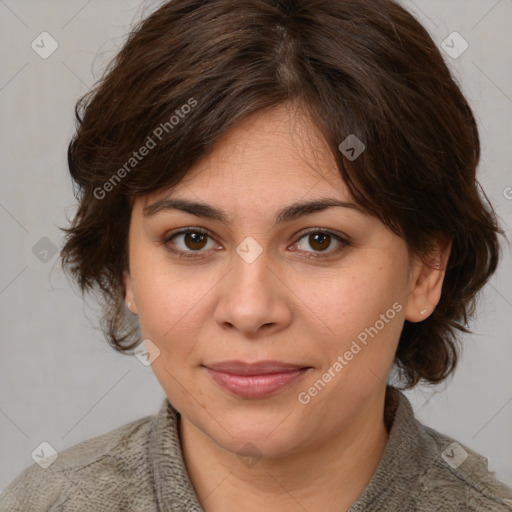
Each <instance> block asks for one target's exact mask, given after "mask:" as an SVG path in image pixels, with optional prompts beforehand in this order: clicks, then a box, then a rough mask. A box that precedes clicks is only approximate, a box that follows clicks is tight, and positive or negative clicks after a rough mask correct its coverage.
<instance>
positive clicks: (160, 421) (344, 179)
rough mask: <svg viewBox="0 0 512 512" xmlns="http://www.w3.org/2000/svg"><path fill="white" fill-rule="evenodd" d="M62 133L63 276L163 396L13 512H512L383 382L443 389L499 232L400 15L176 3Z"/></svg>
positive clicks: (74, 452) (45, 475) (135, 36)
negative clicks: (71, 191)
mask: <svg viewBox="0 0 512 512" xmlns="http://www.w3.org/2000/svg"><path fill="white" fill-rule="evenodd" d="M76 113H77V120H78V126H77V133H76V135H75V137H74V138H73V140H72V141H71V143H70V145H69V151H68V161H69V168H70V172H71V175H72V177H73V179H74V180H75V183H76V185H77V187H78V192H79V193H78V198H79V208H78V211H77V214H76V216H75V218H74V220H73V223H72V225H71V227H70V228H69V229H67V240H66V244H65V246H64V249H63V251H62V259H63V264H64V266H65V268H66V269H67V270H69V272H70V273H71V275H72V276H73V277H74V278H75V279H76V280H77V282H78V283H79V285H80V287H81V289H82V290H83V291H94V290H96V291H100V292H101V293H102V297H103V305H104V311H105V314H104V318H103V327H104V330H105V333H106V336H107V338H108V340H109V342H110V343H111V344H112V346H113V347H114V348H115V349H117V350H119V351H120V352H125V353H130V354H131V353H133V352H134V349H135V353H136V354H137V356H138V357H139V358H140V359H141V360H143V361H144V362H145V363H146V364H151V366H152V369H153V371H154V373H155V376H156V377H157V379H158V381H159V382H160V384H161V385H162V388H163V389H164V391H165V393H166V395H167V398H166V400H165V401H164V403H163V404H162V408H161V410H160V412H159V413H158V415H156V416H155V417H148V418H142V419H140V420H138V421H135V422H133V423H130V424H128V425H124V426H122V427H120V428H118V429H116V430H114V431H112V432H109V433H107V434H104V435H102V436H100V437H97V438H94V439H91V440H88V441H86V442H84V443H81V444H79V445H76V446H74V447H72V448H70V449H68V450H66V451H64V452H62V453H60V454H59V457H58V458H57V460H55V461H52V462H51V463H48V464H46V466H47V467H46V468H45V469H43V468H42V467H41V466H39V465H34V466H33V467H31V468H29V469H27V470H26V471H25V472H24V473H22V474H21V475H20V476H19V477H18V478H17V479H16V480H15V481H14V482H13V483H12V484H11V485H10V486H9V487H8V488H7V490H6V492H5V493H4V494H3V495H2V497H1V498H0V510H1V511H7V510H30V511H33V512H35V511H49V510H95V511H107V510H108V511H114V510H116V511H121V510H134V511H135V510H137V511H153V510H162V511H185V510H187V511H199V510H204V511H206V512H217V511H223V512H226V511H230V510H233V511H234V510H239V509H240V508H242V507H243V509H244V510H246V511H249V512H251V511H253V510H258V511H261V510H272V511H274V510H275V511H292V510H308V511H316V510H323V511H325V510H328V511H331V510H332V511H350V512H355V511H378V510H386V511H402V510H404V511H410V510H417V511H427V510H428V511H432V510H436V511H442V510H449V511H454V510H465V511H467V510H469V511H481V510H486V511H489V510H493V511H505V510H512V491H511V490H510V489H509V488H508V487H507V486H505V485H504V484H503V483H501V482H500V481H499V480H497V479H496V478H495V477H493V476H492V475H491V474H490V473H489V472H488V470H487V464H486V460H485V459H484V458H483V457H482V456H481V455H479V454H477V453H475V452H474V451H472V450H471V449H469V448H468V447H465V446H462V445H461V444H460V443H457V442H456V441H455V440H453V439H451V438H449V437H447V436H445V435H443V434H441V433H439V432H436V431H435V430H433V429H430V428H428V427H426V426H424V425H422V424H421V423H419V422H418V421H417V420H416V419H415V417H414V413H413V411H412V408H411V405H410V403H409V402H408V400H407V398H406V397H405V395H404V394H403V393H402V392H401V391H400V390H399V389H398V388H397V387H393V386H390V385H388V376H389V374H390V372H391V370H392V369H393V368H395V369H397V370H398V373H399V376H400V378H401V385H402V389H407V388H412V387H414V386H415V385H416V384H418V383H419V382H420V381H424V382H430V383H439V382H442V381H443V380H444V379H446V378H447V377H448V376H449V375H450V374H451V373H452V372H453V371H454V369H455V367H456V364H457V358H458V353H459V352H458V349H459V345H458V343H459V341H458V337H457V334H458V333H460V332H469V331H468V329H467V321H468V319H469V318H470V317H471V315H472V314H473V311H474V304H475V297H476V295H477V293H478V292H479V290H480V289H481V288H482V286H483V285H484V284H485V283H486V282H487V280H488V279H489V278H490V276H491V275H492V274H493V272H494V271H495V269H496V268H497V264H498V260H499V241H498V235H500V234H503V231H502V230H501V228H500V227H499V225H498V223H497V221H496V218H495V215H494V212H493V209H492V207H491V206H490V205H489V204H488V203H487V201H486V198H485V195H483V194H482V195H481V194H480V192H479V188H478V183H477V181H476V178H475V173H476V168H477V165H478V161H479V155H480V153H479V151H480V149H479V137H478V132H477V128H476V124H475V120H474V117H473V115H472V112H471V109H470V107H469V105H468V103H467V101H466V100H465V99H464V97H463V95H462V94H461V91H460V89H459V88H458V86H457V85H456V84H455V82H454V80H453V79H452V77H451V75H450V72H449V70H448V68H447V66H446V65H445V63H444V61H443V58H442V56H441V54H440V52H439V50H438V49H437V47H436V45H435V43H434V42H433V41H432V39H431V38H430V36H429V35H428V33H427V32H426V30H425V29H424V28H423V27H422V26H421V25H420V24H419V23H418V22H417V21H416V20H415V19H414V18H413V17H412V16H411V15H410V14H409V13H407V12H406V11H405V10H404V9H403V8H402V7H400V6H399V5H398V4H397V3H395V2H394V1H392V0H371V1H370V0H358V1H355V0H338V1H326V0H302V1H300V0H296V1H288V2H285V1H281V2H279V1H271V0H264V1H262V0H250V1H247V2H241V3H233V2H229V1H227V0H218V1H212V2H195V1H193V0H173V1H171V2H167V3H165V4H164V5H162V7H160V8H159V9H158V10H157V11H156V12H155V13H153V14H152V15H150V16H149V17H148V18H146V19H145V20H144V21H143V22H142V23H141V24H140V25H139V26H138V27H137V28H136V29H135V30H134V31H133V32H132V33H131V35H130V37H129V39H128V41H127V43H126V44H125V46H124V47H123V49H122V50H121V51H120V53H119V54H118V55H117V57H116V58H115V60H114V61H113V63H112V65H111V66H110V67H109V69H108V70H107V72H106V73H105V75H104V77H103V78H102V80H101V81H100V82H99V83H98V85H97V87H96V88H95V89H94V90H93V91H91V92H90V93H89V94H88V95H87V96H85V97H84V98H83V99H82V100H81V101H80V102H79V104H78V105H77V112H76ZM141 340H144V342H143V344H142V345H140V342H141Z"/></svg>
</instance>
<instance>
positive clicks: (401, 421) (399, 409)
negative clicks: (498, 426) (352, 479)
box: [149, 386, 435, 512]
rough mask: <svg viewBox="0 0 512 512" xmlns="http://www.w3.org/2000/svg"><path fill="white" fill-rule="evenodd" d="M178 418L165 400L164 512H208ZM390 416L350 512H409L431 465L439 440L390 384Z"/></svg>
mask: <svg viewBox="0 0 512 512" xmlns="http://www.w3.org/2000/svg"><path fill="white" fill-rule="evenodd" d="M393 416H394V417H393ZM178 417H179V413H178V412H177V410H176V409H175V408H174V407H173V406H172V404H171V403H170V402H169V400H168V399H167V398H165V399H164V401H163V404H162V407H161V409H160V412H159V413H158V415H157V416H156V417H155V419H154V422H153V425H152V429H151V438H150V443H149V457H150V464H151V466H152V467H151V470H152V478H153V483H154V486H155V493H156V499H157V503H158V510H159V512H177V511H180V512H186V511H188V512H202V511H203V508H202V507H201V504H200V503H199V500H198V497H197V495H196V493H195V490H194V488H193V486H192V482H191V481H190V478H189V475H188V472H187V469H186V466H185V462H184V459H183V453H182V450H181V445H180V435H179V421H178ZM386 417H387V418H388V423H389V427H388V429H389V438H388V441H387V443H386V447H385V449H384V452H383V455H382V457H381V460H380V462H379V465H378V467H377V469H376V471H375V473H374V474H373V476H372V478H371V480H370V482H369V484H368V485H367V486H366V488H365V489H364V490H363V492H362V493H361V494H360V495H359V497H358V498H357V500H356V501H355V502H354V503H353V504H352V506H351V507H350V509H349V510H348V511H347V512H362V511H364V512H377V511H380V510H382V502H383V501H384V502H386V504H389V505H390V508H391V509H393V510H402V509H405V508H406V507H405V505H406V504H407V503H409V502H410V500H411V497H410V491H411V489H412V488H414V482H415V481H417V479H418V476H419V475H420V474H421V473H422V472H423V471H424V469H422V468H424V467H425V464H427V463H428V461H427V460H426V458H432V457H434V455H435V449H434V448H433V446H432V443H433V440H432V439H431V438H430V436H428V434H427V433H426V432H425V430H424V429H423V428H422V425H421V424H420V423H419V422H418V421H417V420H416V418H415V417H414V412H413V409H412V406H411V404H410V402H409V400H408V399H407V397H406V396H405V395H404V394H403V393H402V392H401V391H399V390H397V389H395V388H392V387H389V386H388V388H387V392H386ZM392 505H395V508H394V507H393V506H392ZM387 508H388V507H387Z"/></svg>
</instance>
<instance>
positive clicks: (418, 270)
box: [405, 234, 452, 322]
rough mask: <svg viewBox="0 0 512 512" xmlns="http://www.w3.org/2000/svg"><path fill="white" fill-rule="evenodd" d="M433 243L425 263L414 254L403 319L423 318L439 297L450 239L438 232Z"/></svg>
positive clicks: (428, 313) (437, 301) (413, 320)
mask: <svg viewBox="0 0 512 512" xmlns="http://www.w3.org/2000/svg"><path fill="white" fill-rule="evenodd" d="M433 245H434V247H433V250H432V251H431V253H430V254H429V257H428V258H427V263H424V262H423V261H421V259H420V258H419V257H418V256H415V261H414V263H413V268H412V272H411V282H410V284H411V291H410V293H409V298H408V301H407V306H406V308H405V319H406V320H408V321H409V322H421V321H422V320H425V318H427V317H428V316H429V315H430V314H431V313H432V311H434V309H435V307H436V306H437V304H438V303H439V300H440V299H441V290H442V287H443V280H444V276H445V274H446V265H447V263H448V258H449V256H450V251H451V248H452V239H451V238H449V237H448V236H447V235H445V234H438V236H437V237H436V238H434V239H433Z"/></svg>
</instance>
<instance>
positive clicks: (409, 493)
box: [0, 388, 512, 512]
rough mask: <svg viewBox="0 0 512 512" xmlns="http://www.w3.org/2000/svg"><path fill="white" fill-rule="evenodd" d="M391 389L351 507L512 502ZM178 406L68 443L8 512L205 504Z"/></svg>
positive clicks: (25, 481) (192, 509) (4, 498)
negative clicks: (387, 419) (184, 447)
mask: <svg viewBox="0 0 512 512" xmlns="http://www.w3.org/2000/svg"><path fill="white" fill-rule="evenodd" d="M389 389H390V393H391V395H392V396H393V397H394V402H395V404H396V405H395V409H394V410H393V414H394V419H393V416H391V421H392V425H391V424H390V425H389V427H390V435H389V439H388V442H387V445H386V448H385V451H384V453H383V456H382V458H381V461H380V463H379V466H378V468H377V470H376V472H375V473H374V475H373V477H372V479H371V481H370V483H369V484H368V486H367V487H366V488H365V490H364V491H363V492H362V494H361V495H360V496H359V498H358V499H357V500H356V501H355V502H354V503H353V504H352V506H351V507H350V509H349V510H348V512H362V511H365V512H370V511H371V512H377V511H379V512H381V511H385V512H394V511H404V512H413V511H414V512H427V511H428V512H442V511H449V512H458V511H463V512H475V511H479V512H480V511H486V512H488V511H500V512H501V511H512V490H511V489H510V488H509V487H507V486H505V485H504V484H503V483H501V482H500V481H499V480H497V479H496V478H495V477H494V476H492V475H491V474H490V473H489V472H488V470H487V459H485V458H484V457H482V456H481V455H479V454H477V453H475V452H474V451H472V450H470V449H469V448H468V447H466V446H463V445H462V446H461V445H460V444H458V443H456V442H454V440H453V439H451V438H449V437H447V436H445V435H443V434H440V433H439V432H437V431H435V430H433V429H431V428H429V427H426V426H424V425H422V424H421V423H420V422H419V421H418V420H417V419H416V418H415V417H414V412H413V410H412V407H411V404H410V402H409V400H408V399H407V397H406V396H405V395H404V394H403V393H401V392H400V391H398V390H394V389H392V388H389ZM178 414H179V413H177V411H176V410H175V409H174V408H173V406H172V405H171V404H170V403H169V401H168V400H167V399H165V400H164V403H163V405H162V407H161V409H160V412H159V413H158V415H157V416H149V417H146V418H142V419H140V420H137V421H134V422H132V423H129V424H127V425H124V426H122V427H119V428H117V429H115V430H112V431H110V432H108V433H107V434H104V435H101V436H99V437H96V438H93V439H89V440H87V441H84V442H82V443H80V444H78V445H75V446H73V447H71V448H68V449H67V450H65V451H62V452H61V453H60V454H59V456H58V458H57V459H56V460H55V461H54V462H53V463H52V464H51V465H50V466H49V467H48V468H47V469H43V468H41V467H40V466H39V465H37V464H34V465H33V466H31V467H29V468H27V469H26V470H25V471H23V472H22V473H21V474H20V475H19V476H18V477H17V478H16V479H15V480H14V481H13V482H12V483H11V484H10V485H9V486H8V487H7V489H5V491H4V493H3V494H2V495H1V496H0V512H21V511H23V512H43V511H44V512H47V511H48V512H49V511H51V512H57V511H59V512H60V511H67V512H71V511H73V512H83V511H93V512H107V511H108V512H121V511H125V512H126V511H133V512H135V511H137V512H156V511H160V512H178V511H179V512H200V511H203V509H202V507H201V504H200V502H199V500H198V497H197V495H196V493H195V491H194V488H193V486H192V484H191V481H190V479H189V476H188V473H187V470H186V467H185V465H184V461H183V456H182V452H181V448H180V437H179V428H178V425H179V424H178ZM452 443H455V444H452ZM310 512H316V511H310ZM340 512H341V511H340Z"/></svg>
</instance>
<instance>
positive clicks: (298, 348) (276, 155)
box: [125, 107, 442, 457]
mask: <svg viewBox="0 0 512 512" xmlns="http://www.w3.org/2000/svg"><path fill="white" fill-rule="evenodd" d="M294 119H295V118H292V117H290V116H289V115H288V111H287V110H286V109H285V108H284V107H279V108H276V109H274V110H272V111H270V112H266V113H259V114H257V115H254V116H252V118H248V119H246V120H245V121H244V122H243V124H241V125H239V126H237V127H236V128H235V129H234V130H232V131H231V132H230V133H229V134H228V136H226V137H225V138H224V139H223V140H222V142H221V143H220V144H218V146H217V147H216V149H215V151H213V153H212V154H211V155H210V156H209V157H208V158H206V159H204V160H203V161H201V162H200V163H199V164H197V165H196V166H195V167H194V168H193V169H191V171H190V172H189V174H187V177H186V178H185V180H183V181H182V182H181V183H180V184H179V185H177V186H176V187H174V188H173V189H172V190H167V191H161V192H159V193H155V194H152V195H150V196H148V197H145V198H139V199H138V200H137V201H136V203H135V204H134V207H133V211H132V217H131V225H130V232H129V260H130V272H129V274H126V278H125V279H126V281H125V284H126V300H127V302H128V301H130V302H131V306H130V309H131V311H132V312H134V313H136V314H137V315H138V318H139V322H140V326H141V330H142V334H143V337H144V338H146V339H149V340H151V343H149V344H148V345H147V348H148V350H149V352H150V354H153V357H154V356H156V355H158V357H156V358H155V359H154V361H153V363H152V368H153V371H154V373H155V375H156V377H157V379H158V380H159V382H160V384H161V385H162V387H163V389H164V390H165V393H166V394H167V396H168V398H169V400H170V402H171V403H172V404H173V405H174V407H175V408H176V409H177V410H178V411H180V413H181V414H182V417H183V419H185V420H186V421H189V422H191V423H192V424H193V425H194V426H195V427H196V428H197V429H199V430H200V431H201V432H203V433H204V434H205V435H206V436H208V437H209V438H210V439H212V440H213V441H214V442H215V443H216V444H217V445H219V446H221V447H224V448H225V449H227V450H229V451H231V452H232V453H237V452H238V451H239V450H240V449H241V448H242V447H244V446H245V447H246V448H244V449H245V450H246V451H247V450H248V451H251V450H250V449H249V448H248V446H251V447H254V446H255V447H256V448H255V449H254V450H255V451H256V452H258V453H259V454H262V455H265V456H267V457H278V456H281V455H285V454H292V453H296V452H297V451H298V450H299V449H305V448H307V447H310V448H312V447H314V446H315V445H319V444H320V443H323V442H324V441H325V440H326V439H328V438H330V437H331V436H334V435H335V434H337V433H340V432H342V431H343V429H345V428H346V427H347V426H348V425H350V424H351V423H352V422H353V421H354V420H355V419H356V418H358V417H359V416H360V414H362V411H363V410H365V407H366V409H368V407H367V406H369V407H374V406H375V404H376V403H377V402H376V397H377V396H379V397H382V396H383V390H384V388H385V384H386V380H387V376H388V373H389V371H390V368H391V365H392V362H393V358H394V354H395V350H396V347H397V343H398V339H399V335H400V332H401V329H402V326H403V322H404V319H405V318H407V319H409V320H411V321H420V320H421V319H422V317H421V316H420V315H419V312H418V311H419V310H421V309H423V307H426V308H429V307H432V308H433V307H434V306H435V304H436V303H437V301H436V298H437V299H438V294H439V293H440V281H442V278H439V276H438V277H437V278H435V277H432V276H433V274H429V275H427V274H425V276H423V271H422V268H421V265H420V263H419V261H416V260H413V261H410V260H409V257H408V251H407V245H406V243H405V241H404V240H403V239H401V238H399V237H398V236H396V235H395V234H394V233H393V232H392V231H390V230H389V229H388V228H387V227H385V226H384V224H383V223H382V222H380V221H379V220H378V219H377V218H375V217H372V216H368V215H366V214H364V213H363V212H362V211H359V210H358V209H357V207H350V206H347V207H345V206H334V207H328V208H324V209H318V210H316V211H312V209H310V210H308V209H307V208H306V209H304V210H302V209H301V208H293V209H291V210H287V211H288V215H279V214H280V212H282V211H283V210H286V209H289V208H290V207H291V206H292V205H298V204H302V203H306V202H314V201H326V200H329V201H338V202H344V203H350V204H352V205H354V202H353V199H352V198H351V197H350V196H349V194H348V192H347V189H346V187H345V186H344V184H343V183H342V182H341V180H340V177H339V173H338V171H337V170H336V167H335V163H334V160H333V159H332V156H331V155H329V153H328V151H327V148H326V147H325V145H324V143H323V142H322V140H321V139H320V138H319V137H318V136H317V135H315V132H314V128H313V127H312V126H310V125H309V124H308V123H306V122H304V121H299V122H297V121H296V120H294ZM306 129H307V130H308V132H307V133H306V132H305V130H306ZM308 135H309V137H310V139H308ZM308 140H311V145H310V144H308ZM340 142H341V141H340ZM312 147H313V148H314V149H312ZM167 199H173V200H178V199H179V200H182V201H189V202H194V203H201V204H205V205H208V207H207V208H206V207H204V208H202V209H201V210H200V211H198V212H197V214H196V215H194V214H192V213H189V212H186V211H183V210H181V209H178V208H171V205H170V204H169V203H165V202H159V203H157V202H158V201H162V200H167ZM152 205H154V207H153V208H151V206H152ZM145 207H149V209H147V210H146V211H144V208H145ZM212 211H216V212H220V211H222V213H223V215H224V217H225V219H224V220H222V219H219V218H214V217H213V216H212V215H209V214H210V213H211V212H212ZM293 212H295V213H296V215H295V214H293ZM207 214H208V215H207ZM185 229H189V230H190V233H189V234H186V233H185V234H183V233H181V234H180V233H179V232H181V231H183V230H185ZM173 235H174V236H173ZM338 237H339V238H338ZM164 240H167V241H166V242H163V241H164ZM173 251H178V253H174V252H173ZM180 255H181V256H180ZM421 276H423V277H421ZM429 276H430V277H429ZM429 280H430V281H429ZM429 282H430V284H427V283H429ZM436 294H437V295H436ZM422 301H423V302H422ZM428 301H430V302H432V306H430V303H428V304H427V302H428ZM429 313H430V309H429ZM154 347H157V348H154ZM232 360H236V361H242V362H247V363H254V362H260V361H268V360H272V361H279V362H284V363H290V364H293V365H297V366H298V367H299V368H308V369H307V370H301V371H298V372H295V374H294V375H295V378H291V377H290V375H291V374H290V373H288V374H283V373H281V376H278V377H277V379H276V378H274V379H273V380H272V379H271V378H270V377H262V378H260V379H259V380H260V384H261V383H263V384H261V385H260V387H257V386H252V385H251V384H250V381H251V382H253V383H254V381H255V380H257V378H255V377H252V380H251V378H248V377H245V378H244V377H241V378H238V379H237V378H233V379H231V381H235V382H234V384H232V386H234V387H232V388H226V387H224V386H223V385H221V384H219V383H218V382H217V380H216V379H215V378H214V375H217V376H219V375H220V376H221V377H222V374H220V373H213V372H210V371H209V370H207V367H211V366H213V365H214V364H217V363H220V362H223V361H232ZM235 373H236V371H235ZM224 377H226V376H225V375H224ZM274 377H275V376H274ZM226 379H229V376H228V377H226ZM279 379H282V380H279ZM276 380H277V381H278V382H277V383H276ZM283 382H286V383H287V384H286V385H285V386H281V387H279V383H281V384H282V383H283ZM315 383H316V384H315ZM273 385H274V386H277V387H272V386H273ZM235 388H236V389H235ZM234 389H235V390H234ZM236 390H238V391H236ZM247 443H250V445H247ZM299 447H300V448H299Z"/></svg>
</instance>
